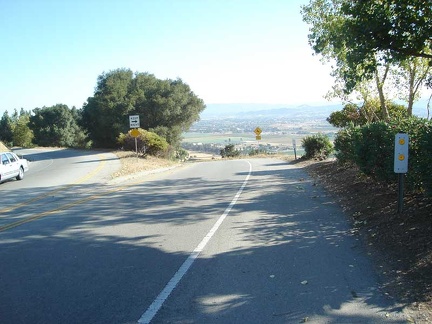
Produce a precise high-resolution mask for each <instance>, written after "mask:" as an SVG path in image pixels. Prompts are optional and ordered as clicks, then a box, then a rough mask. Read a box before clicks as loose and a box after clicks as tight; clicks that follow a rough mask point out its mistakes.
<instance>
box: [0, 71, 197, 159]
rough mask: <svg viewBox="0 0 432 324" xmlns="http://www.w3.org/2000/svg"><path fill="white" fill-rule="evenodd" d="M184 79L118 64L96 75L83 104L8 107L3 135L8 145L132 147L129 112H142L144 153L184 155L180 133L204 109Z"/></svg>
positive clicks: (140, 141) (171, 156)
mask: <svg viewBox="0 0 432 324" xmlns="http://www.w3.org/2000/svg"><path fill="white" fill-rule="evenodd" d="M204 108H205V105H204V102H203V100H201V99H200V98H198V97H197V96H196V95H195V94H194V93H193V92H192V91H191V89H190V88H189V86H188V85H187V84H186V83H184V82H183V81H182V80H181V79H176V80H171V79H166V80H161V79H157V78H156V77H155V76H154V75H152V74H149V73H140V72H136V73H133V72H132V71H131V70H129V69H117V70H113V71H109V72H107V73H103V74H101V75H100V76H99V77H98V78H97V84H96V88H95V91H94V95H93V96H92V97H89V98H88V99H87V102H86V103H84V105H83V107H81V108H76V107H72V108H69V107H68V106H67V105H63V104H57V105H54V106H50V107H42V108H34V109H33V110H32V111H25V110H24V109H21V110H20V112H18V111H17V109H14V111H13V113H12V115H9V113H8V111H6V112H5V113H4V114H3V116H2V117H1V119H0V140H1V141H3V142H4V143H5V144H6V145H7V146H9V147H12V146H21V147H32V146H56V147H70V148H85V149H90V148H98V149H120V148H123V149H125V150H126V149H132V150H135V146H134V139H133V138H131V135H130V133H129V116H130V115H138V116H140V117H141V118H140V121H141V125H140V126H141V128H140V129H138V131H139V135H138V137H137V141H138V144H139V150H140V151H139V153H140V154H141V155H145V156H146V155H151V156H158V157H165V158H169V159H176V158H180V159H181V158H184V155H185V154H184V150H183V149H181V148H180V142H181V134H182V133H183V132H185V131H187V130H188V129H189V127H190V126H191V125H192V124H193V123H194V122H196V121H197V120H199V114H200V113H201V112H202V111H203V110H204Z"/></svg>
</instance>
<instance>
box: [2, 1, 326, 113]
mask: <svg viewBox="0 0 432 324" xmlns="http://www.w3.org/2000/svg"><path fill="white" fill-rule="evenodd" d="M308 2H309V0H0V48H1V51H0V62H1V63H0V64H1V73H0V112H1V113H2V112H3V111H4V110H8V111H9V112H12V111H13V109H15V108H17V109H18V110H19V109H20V108H21V107H23V108H24V109H26V110H31V109H33V108H36V107H42V106H51V105H54V104H56V103H64V104H67V105H68V106H69V107H71V106H76V107H77V108H81V107H82V105H83V103H84V102H85V101H86V100H87V98H88V97H89V96H92V95H93V91H94V87H95V85H96V80H97V77H98V76H99V75H100V74H101V73H102V72H104V71H109V70H113V69H117V68H123V67H124V68H130V69H131V70H133V71H138V72H149V73H152V74H154V75H155V76H156V77H158V78H160V79H166V78H171V79H175V78H177V77H180V78H181V79H183V81H184V82H186V83H187V84H189V86H190V87H191V89H192V91H194V93H195V94H197V95H198V96H199V97H200V98H202V99H203V100H204V102H205V103H206V104H212V103H277V104H290V105H291V104H292V105H297V104H299V105H300V104H317V103H323V102H325V100H324V99H323V95H324V94H325V93H326V92H327V91H328V90H329V89H330V87H331V85H332V79H331V77H330V76H329V73H330V67H329V66H324V65H322V63H321V62H320V61H319V58H318V57H316V56H313V55H312V49H311V48H310V47H309V45H308V43H307V33H308V27H307V25H306V24H305V23H304V22H303V21H302V19H301V14H300V6H301V5H303V4H307V3H308Z"/></svg>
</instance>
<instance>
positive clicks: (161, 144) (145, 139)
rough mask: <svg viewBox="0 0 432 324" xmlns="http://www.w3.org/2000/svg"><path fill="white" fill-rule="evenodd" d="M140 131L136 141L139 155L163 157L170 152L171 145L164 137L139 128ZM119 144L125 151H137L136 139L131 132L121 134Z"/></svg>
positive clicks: (118, 139)
mask: <svg viewBox="0 0 432 324" xmlns="http://www.w3.org/2000/svg"><path fill="white" fill-rule="evenodd" d="M138 131H139V133H140V134H139V136H138V137H137V138H136V139H137V149H138V152H139V153H141V154H143V155H146V154H148V155H153V156H162V155H164V154H165V152H166V151H167V150H168V147H169V144H168V142H167V141H166V140H165V139H164V138H163V137H160V136H159V135H157V134H155V133H152V132H149V131H146V130H144V129H141V128H138ZM117 142H118V143H119V144H120V145H121V146H122V148H123V149H124V150H128V151H135V138H134V137H133V136H132V135H131V134H130V132H128V133H126V134H124V133H121V134H120V135H119V136H118V138H117Z"/></svg>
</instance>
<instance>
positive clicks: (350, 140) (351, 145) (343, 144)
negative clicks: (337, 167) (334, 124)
mask: <svg viewBox="0 0 432 324" xmlns="http://www.w3.org/2000/svg"><path fill="white" fill-rule="evenodd" d="M360 138H361V132H360V127H358V126H354V125H351V126H350V127H347V128H344V129H341V130H340V131H339V132H337V134H336V137H335V139H334V150H335V156H336V158H337V160H338V161H339V162H341V163H350V164H355V163H356V152H355V143H356V141H359V140H360Z"/></svg>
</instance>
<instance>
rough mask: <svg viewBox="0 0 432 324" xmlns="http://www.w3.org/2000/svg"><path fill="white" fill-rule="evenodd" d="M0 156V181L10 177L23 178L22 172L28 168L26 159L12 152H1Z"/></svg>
mask: <svg viewBox="0 0 432 324" xmlns="http://www.w3.org/2000/svg"><path fill="white" fill-rule="evenodd" d="M0 156H1V164H0V182H3V181H5V180H7V179H12V178H16V179H17V180H22V179H23V178H24V172H27V171H28V169H29V163H28V161H27V160H26V159H24V158H20V157H18V155H16V154H15V153H13V152H1V153H0Z"/></svg>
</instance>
